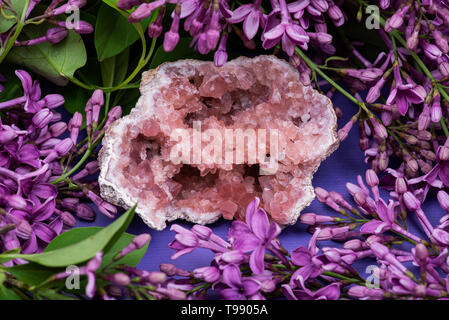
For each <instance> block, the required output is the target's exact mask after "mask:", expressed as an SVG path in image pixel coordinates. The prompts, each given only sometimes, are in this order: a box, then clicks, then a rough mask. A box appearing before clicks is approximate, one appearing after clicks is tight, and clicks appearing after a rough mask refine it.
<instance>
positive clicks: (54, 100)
mask: <svg viewBox="0 0 449 320" xmlns="http://www.w3.org/2000/svg"><path fill="white" fill-rule="evenodd" d="M42 101H43V103H44V106H46V107H47V108H49V109H54V108H57V107H59V106H62V105H63V104H64V101H65V100H64V97H63V96H61V95H60V94H48V95H46V96H45V97H44V98H43V99H42Z"/></svg>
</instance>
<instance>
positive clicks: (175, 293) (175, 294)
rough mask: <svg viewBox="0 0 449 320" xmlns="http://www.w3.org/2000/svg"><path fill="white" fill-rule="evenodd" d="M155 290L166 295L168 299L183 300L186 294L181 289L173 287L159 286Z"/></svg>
mask: <svg viewBox="0 0 449 320" xmlns="http://www.w3.org/2000/svg"><path fill="white" fill-rule="evenodd" d="M156 292H157V293H161V294H163V295H165V296H167V298H168V299H170V300H185V299H186V294H185V293H184V292H183V291H181V290H178V289H174V288H170V289H167V288H162V287H159V288H157V289H156Z"/></svg>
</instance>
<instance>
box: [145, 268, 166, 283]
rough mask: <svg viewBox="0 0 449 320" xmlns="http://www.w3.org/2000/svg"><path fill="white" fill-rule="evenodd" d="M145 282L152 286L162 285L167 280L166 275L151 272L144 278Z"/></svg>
mask: <svg viewBox="0 0 449 320" xmlns="http://www.w3.org/2000/svg"><path fill="white" fill-rule="evenodd" d="M145 280H146V281H149V282H150V283H152V284H155V285H158V284H163V283H164V282H165V281H166V280H167V274H166V273H163V272H159V271H151V272H148V274H147V275H146V276H145Z"/></svg>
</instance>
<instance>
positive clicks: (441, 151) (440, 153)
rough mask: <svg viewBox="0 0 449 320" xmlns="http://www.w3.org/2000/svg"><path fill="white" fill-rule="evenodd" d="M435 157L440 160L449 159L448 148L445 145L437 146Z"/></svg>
mask: <svg viewBox="0 0 449 320" xmlns="http://www.w3.org/2000/svg"><path fill="white" fill-rule="evenodd" d="M437 157H438V159H439V160H440V161H446V160H449V148H448V147H446V146H439V147H438V150H437Z"/></svg>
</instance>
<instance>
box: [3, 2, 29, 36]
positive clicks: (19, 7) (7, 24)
mask: <svg viewBox="0 0 449 320" xmlns="http://www.w3.org/2000/svg"><path fill="white" fill-rule="evenodd" d="M10 2H11V4H12V6H13V7H14V10H15V11H16V12H17V13H18V14H19V15H20V14H21V12H22V11H23V8H24V6H25V1H23V0H10ZM5 15H6V16H8V19H6V18H5V17H3V16H2V17H1V19H0V33H3V32H6V31H8V30H9V29H10V28H11V27H12V26H13V25H14V24H16V22H17V19H18V17H16V16H15V14H14V12H12V11H11V10H8V9H6V10H5ZM9 17H11V18H9Z"/></svg>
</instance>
